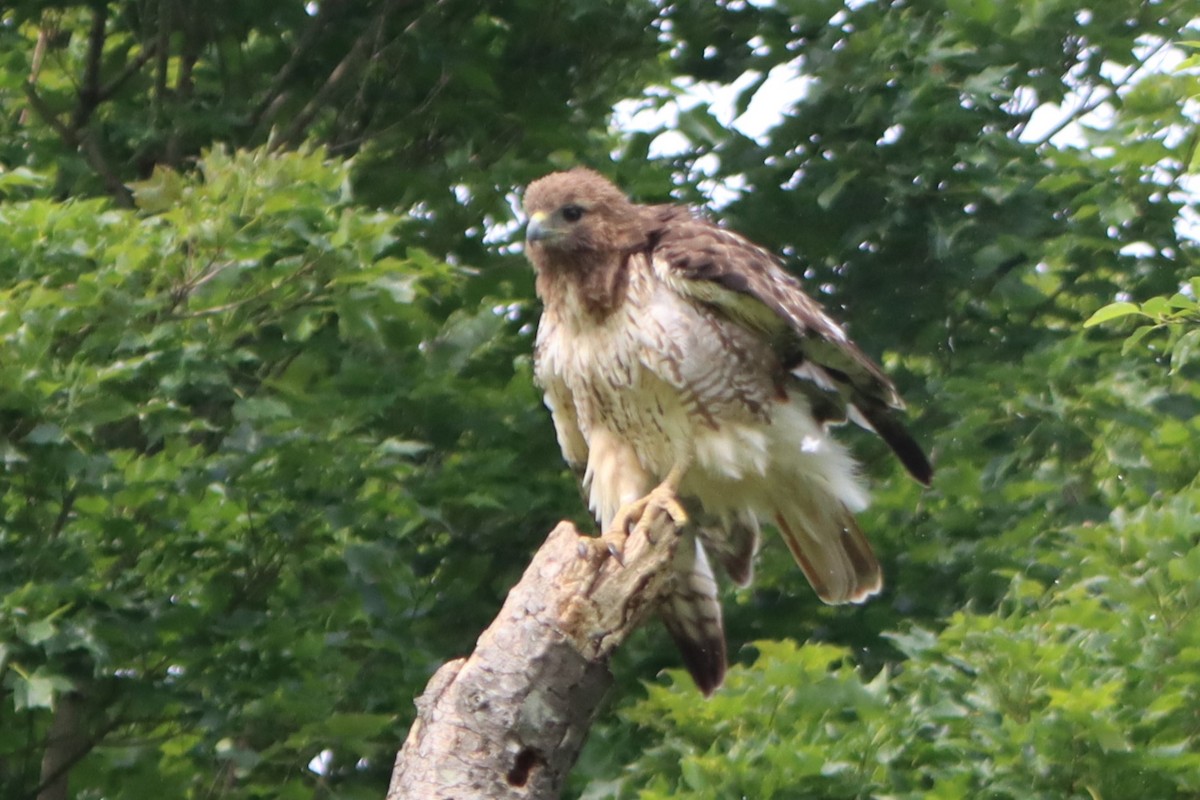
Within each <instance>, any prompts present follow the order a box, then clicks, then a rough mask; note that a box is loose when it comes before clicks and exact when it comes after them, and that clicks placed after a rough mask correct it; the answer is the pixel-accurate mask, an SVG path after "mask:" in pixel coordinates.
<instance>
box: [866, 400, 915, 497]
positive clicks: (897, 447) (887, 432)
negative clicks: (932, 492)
mask: <svg viewBox="0 0 1200 800" xmlns="http://www.w3.org/2000/svg"><path fill="white" fill-rule="evenodd" d="M867 405H868V406H869V404H867ZM858 409H859V411H860V412H861V413H862V415H863V416H864V417H866V419H867V422H869V423H871V427H872V428H874V429H875V432H876V433H877V434H879V438H881V439H883V441H884V442H886V443H887V446H888V447H890V448H891V449H892V452H893V453H895V454H896V458H898V459H900V463H901V464H903V465H904V468H905V469H906V470H908V473H909V474H910V475H912V476H913V477H914V478H916V479H917V481H918V482H919V483H921V484H922V485H923V486H929V485H930V484H931V483H932V482H933V465H932V464H930V463H929V459H928V458H927V457H926V455H925V451H924V450H923V449H921V445H919V444H917V440H916V439H914V438H913V437H912V434H911V433H909V432H908V429H906V428H905V427H904V426H903V425H901V424H900V423H899V422H897V421H896V419H895V417H894V416H893V414H892V411H891V409H888V408H882V407H874V408H871V407H867V408H864V407H863V406H858Z"/></svg>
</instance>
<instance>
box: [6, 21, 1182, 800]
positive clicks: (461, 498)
mask: <svg viewBox="0 0 1200 800" xmlns="http://www.w3.org/2000/svg"><path fill="white" fill-rule="evenodd" d="M1189 24H1191V20H1190V15H1189V13H1188V10H1187V9H1186V8H1185V7H1183V6H1182V5H1179V4H1169V3H1144V4H1140V5H1132V4H1129V3H1123V2H1101V3H1096V4H1092V5H1090V6H1089V7H1088V8H1087V9H1086V10H1081V9H1080V8H1079V7H1078V4H1068V3H1066V2H1062V0H1036V1H1031V2H1021V3H1010V4H1003V3H994V2H969V3H968V2H959V0H944V1H943V2H934V3H923V4H910V3H904V2H894V3H893V2H884V3H853V4H849V5H844V4H842V3H839V2H810V1H809V0H806V1H805V2H777V3H774V4H764V5H762V6H759V5H750V4H745V3H741V2H732V1H731V2H723V3H706V2H698V1H696V2H692V0H684V2H680V3H675V4H667V5H663V4H655V3H649V2H645V3H643V2H617V1H616V0H586V1H583V2H575V3H569V4H568V3H561V4H559V3H551V4H546V3H543V2H534V1H533V0H511V1H510V2H504V3H499V4H491V5H490V6H489V7H488V8H487V9H486V10H484V9H481V8H480V7H479V4H472V3H467V2H465V0H446V2H440V3H435V4H424V3H422V4H417V3H408V2H403V0H372V1H371V2H362V3H346V2H340V1H339V0H334V1H333V2H327V3H316V4H308V5H307V6H306V5H304V4H302V3H298V2H286V3H285V2H278V1H275V0H273V1H272V2H266V3H256V4H245V3H242V4H238V3H218V4H216V5H215V6H214V5H212V4H207V5H200V4H198V3H193V2H189V0H168V1H167V2H160V3H143V2H116V1H115V0H114V2H107V3H105V2H100V3H94V2H87V3H83V2H78V3H73V2H56V3H44V2H17V3H12V4H9V5H8V6H7V7H6V8H5V10H4V11H2V12H0V53H3V54H4V55H3V57H2V59H0V454H2V456H3V458H2V459H0V463H2V464H3V470H4V479H3V483H2V484H0V506H2V508H3V516H2V519H3V522H2V523H0V687H2V688H0V795H3V796H4V797H34V796H36V795H37V793H38V791H39V788H46V787H47V786H52V785H54V784H55V782H56V780H57V778H58V777H59V775H60V773H61V775H63V776H69V785H70V795H63V796H75V797H97V798H98V797H113V798H119V797H142V796H145V795H146V794H148V793H150V792H152V791H158V792H167V793H170V794H171V795H172V796H179V797H201V796H205V797H209V796H226V797H255V796H269V797H289V798H291V797H294V798H303V797H333V796H336V797H359V796H361V797H378V796H380V795H381V794H382V792H383V787H384V786H385V784H386V780H387V773H388V769H389V766H390V763H391V757H392V754H393V753H394V751H395V749H396V747H397V746H398V744H399V742H400V741H401V738H402V735H403V732H404V730H405V728H406V727H407V724H408V722H409V721H410V720H411V718H412V706H411V699H412V697H413V695H414V694H415V693H416V692H417V691H418V690H419V688H420V687H421V686H422V685H423V684H424V681H425V680H426V678H427V677H428V675H429V674H430V673H431V672H432V670H433V669H434V668H435V667H436V666H437V665H438V664H439V663H440V662H441V661H443V660H445V659H447V658H450V657H453V656H456V655H460V654H462V653H463V652H464V651H465V650H467V649H469V647H470V644H471V642H472V640H473V639H474V637H475V635H476V634H477V633H478V631H479V630H480V629H481V628H482V626H483V625H484V624H485V623H486V621H487V620H488V619H489V618H490V617H491V616H492V614H493V613H494V612H495V610H496V609H497V608H498V607H499V601H500V598H501V597H502V596H503V593H504V592H505V590H506V589H507V587H508V586H509V585H511V584H512V582H513V581H514V579H515V576H516V575H517V574H518V571H519V570H520V569H521V567H522V566H523V564H524V563H525V561H526V560H527V557H528V554H529V552H530V551H531V550H532V548H533V547H534V546H535V545H536V543H537V542H538V541H540V540H541V538H542V536H543V535H544V533H545V532H546V531H547V530H549V529H550V527H551V526H552V525H553V523H554V521H555V520H557V519H558V518H559V517H561V516H572V517H574V518H575V519H577V520H579V521H584V520H585V519H586V515H585V513H584V509H583V508H582V504H581V502H580V501H579V499H578V496H577V494H576V493H575V491H574V489H573V488H572V486H571V479H570V478H569V476H567V475H566V474H565V472H564V470H563V469H562V467H561V462H560V460H559V457H558V455H557V448H556V445H555V443H554V441H553V434H552V431H551V430H550V426H549V422H548V418H547V416H546V414H545V413H544V411H543V410H542V409H541V408H540V402H539V399H538V397H537V393H536V391H535V390H534V388H533V386H532V382H531V378H530V370H529V362H528V355H529V349H530V344H531V342H530V336H529V331H530V327H531V325H532V324H533V322H534V319H535V315H536V309H535V306H534V304H533V301H532V285H531V284H532V281H531V280H530V277H529V275H528V271H527V268H526V267H525V266H524V265H523V263H522V260H521V257H520V254H519V252H517V251H516V248H515V247H514V246H513V244H514V243H515V241H516V240H517V239H519V231H518V229H517V227H516V226H515V225H514V224H513V212H512V199H513V195H512V192H513V190H514V189H515V188H516V187H518V186H520V185H522V184H524V183H526V182H527V181H528V180H529V179H531V178H533V177H536V176H537V175H539V174H542V173H543V172H546V171H548V170H550V169H552V168H556V167H560V166H565V165H568V164H572V163H577V162H583V163H589V164H591V165H593V166H598V167H601V168H602V169H604V170H605V171H607V172H609V173H611V174H612V175H614V177H616V178H617V179H618V181H619V182H620V183H621V184H622V185H624V186H626V187H628V188H629V189H630V190H631V191H632V192H634V193H635V194H636V195H637V196H638V198H639V199H642V200H647V201H657V200H665V199H668V198H670V197H675V198H677V199H682V200H685V201H691V202H705V201H706V198H708V197H710V196H712V192H713V191H714V189H715V190H716V197H717V198H718V199H719V201H720V203H721V204H722V206H723V207H722V208H721V210H720V214H721V216H722V217H723V218H726V219H727V220H728V221H729V223H730V224H731V225H733V226H735V227H737V228H738V229H740V230H742V231H744V232H746V233H747V234H749V235H751V236H752V237H753V238H755V239H756V240H758V241H761V242H762V243H764V244H765V245H767V246H769V247H771V248H773V249H775V250H777V251H778V252H780V253H781V254H784V255H785V256H786V257H788V258H789V259H790V263H791V264H792V265H793V266H794V267H796V269H797V271H799V272H803V274H804V277H805V281H806V284H807V285H808V286H809V287H810V288H811V289H812V291H813V292H814V293H815V294H818V295H819V296H820V297H821V299H822V300H823V302H824V303H825V304H826V305H827V306H828V307H829V308H830V310H831V311H832V312H833V313H835V314H836V315H837V316H839V317H841V318H843V319H846V320H848V321H849V323H850V326H851V329H852V332H853V334H854V336H855V338H856V339H857V340H859V341H860V342H862V343H863V344H864V345H866V346H867V348H868V349H869V350H871V351H872V352H873V353H874V354H875V355H877V356H879V357H880V358H881V360H882V361H883V362H884V364H885V365H886V366H887V368H888V370H889V371H890V372H891V373H892V374H893V375H895V376H896V377H897V380H898V382H899V383H900V385H901V388H902V389H903V391H904V392H905V394H906V396H907V398H908V399H909V402H910V406H911V407H912V410H913V411H912V417H911V419H912V420H913V423H914V427H915V428H916V430H917V432H918V435H919V436H920V438H921V439H922V440H923V441H925V442H927V443H929V444H930V445H931V447H932V451H933V454H934V458H935V461H936V462H937V466H938V475H937V478H936V480H935V483H934V487H933V489H932V490H929V491H922V490H920V489H919V487H916V486H915V485H912V484H911V483H908V482H906V481H905V480H904V479H903V477H902V476H901V475H900V474H899V471H898V470H897V469H895V468H894V467H893V466H892V465H891V464H890V462H889V460H888V458H887V456H886V453H885V451H884V449H883V448H882V447H881V446H879V445H878V444H877V443H875V442H872V441H870V439H869V437H865V436H863V437H855V436H853V435H850V438H851V441H852V444H853V445H854V447H855V449H856V450H857V452H859V454H860V455H861V456H862V457H863V460H864V463H865V464H866V470H867V471H868V472H869V474H870V475H871V477H872V480H873V483H874V486H875V504H874V506H873V507H872V509H871V510H870V511H868V512H867V513H866V514H864V515H863V518H862V523H863V526H864V529H865V530H867V531H868V532H870V534H871V535H872V539H873V540H874V541H875V542H876V543H877V549H878V551H879V553H880V555H881V557H882V559H883V560H884V562H885V571H886V574H887V581H888V588H887V590H886V592H885V594H884V596H883V597H882V598H880V599H878V600H876V601H874V602H873V603H871V604H869V605H867V606H865V607H863V608H861V609H859V608H853V609H847V608H826V607H822V606H820V605H819V603H817V601H816V600H815V598H813V597H812V596H811V592H809V591H808V590H807V589H806V588H805V587H804V586H803V581H802V579H801V577H800V576H799V574H798V572H797V571H796V570H795V569H794V568H792V566H791V565H790V563H787V561H788V560H787V558H786V557H784V556H783V555H782V553H783V551H782V550H780V549H779V548H778V546H777V544H776V543H774V542H769V543H768V544H767V545H766V548H767V549H766V553H765V557H763V558H762V559H760V562H761V563H760V566H759V575H758V578H757V580H756V585H755V587H754V588H753V589H751V590H747V591H738V592H732V591H731V592H730V593H729V595H728V597H727V600H726V607H727V616H728V619H727V627H728V628H729V630H730V635H731V639H732V640H733V641H732V644H733V651H734V652H740V660H741V662H742V663H741V665H740V666H738V667H736V668H735V669H734V670H733V672H732V673H731V677H730V680H729V682H728V684H727V686H726V687H725V688H724V689H723V690H722V691H721V692H719V693H718V695H717V696H716V697H715V698H714V699H712V700H711V701H709V702H707V703H698V702H696V695H695V694H694V691H693V690H692V688H691V687H690V686H689V685H688V684H687V682H686V680H685V679H682V678H680V676H679V673H675V672H668V673H666V674H667V675H668V676H669V677H668V678H667V679H666V680H657V679H656V678H655V675H656V672H657V671H658V670H660V669H661V668H663V667H669V666H674V665H675V664H676V656H675V655H674V653H673V651H672V650H671V648H670V644H669V642H668V640H667V639H666V637H665V636H662V635H661V633H660V632H657V631H649V632H647V633H646V634H645V635H643V636H641V637H639V638H637V639H635V641H633V642H631V643H630V644H629V645H628V646H627V647H626V648H625V650H624V651H623V652H622V653H621V654H620V655H619V657H618V659H617V662H616V664H615V668H616V669H617V671H618V676H619V678H620V679H621V685H622V686H623V691H622V693H621V694H620V695H619V696H618V697H617V698H615V705H616V706H617V707H616V709H615V710H614V713H613V714H611V715H610V716H609V717H608V718H606V719H605V720H603V721H602V722H601V723H600V724H599V725H598V726H597V728H596V730H595V731H594V733H593V740H592V742H591V744H590V745H589V749H588V751H587V752H586V753H585V757H584V760H583V763H581V765H580V767H579V769H578V771H577V775H576V778H577V792H578V793H582V794H585V795H586V796H589V797H606V796H619V797H641V798H646V800H649V798H657V797H666V796H680V797H730V796H743V795H744V796H750V797H764V798H766V797H772V796H774V797H789V796H797V795H803V796H811V797H831V798H832V797H839V798H840V797H870V796H892V797H917V796H922V797H925V796H930V797H959V796H985V797H997V798H999V797H1039V798H1040V797H1044V798H1060V797H1062V798H1066V797H1071V798H1074V797H1079V798H1089V797H1090V798H1098V797H1106V798H1107V797H1120V796H1147V797H1149V796H1154V797H1180V798H1182V797H1192V796H1195V795H1196V794H1197V793H1200V786H1197V783H1196V778H1195V776H1196V775H1197V774H1200V765H1198V764H1197V760H1198V759H1200V742H1198V741H1197V736H1198V735H1200V727H1198V724H1197V718H1196V712H1195V709H1196V708H1197V707H1198V706H1200V698H1198V697H1197V695H1198V694H1200V678H1197V677H1196V676H1197V675H1200V669H1198V665H1197V658H1198V656H1197V654H1198V653H1200V627H1198V624H1200V623H1197V619H1198V617H1197V615H1196V605H1197V603H1198V602H1200V597H1198V596H1197V593H1196V589H1195V575H1196V574H1197V571H1198V570H1200V561H1198V559H1200V527H1198V523H1197V520H1198V519H1200V514H1198V513H1197V511H1198V509H1197V504H1198V503H1200V495H1198V494H1197V492H1198V491H1200V487H1198V486H1197V477H1196V476H1197V472H1198V471H1200V456H1198V455H1197V453H1196V448H1195V447H1194V446H1193V444H1194V442H1195V441H1196V440H1197V434H1198V433H1200V431H1198V430H1197V425H1198V423H1197V421H1196V420H1197V419H1198V418H1200V413H1198V412H1200V390H1198V389H1197V384H1196V378H1197V367H1196V363H1195V352H1196V342H1197V341H1198V339H1197V336H1198V334H1197V329H1196V321H1197V314H1196V309H1197V306H1196V301H1197V297H1196V291H1197V288H1198V287H1197V272H1196V268H1195V266H1194V265H1195V263H1196V245H1195V243H1194V240H1193V238H1191V237H1190V236H1189V235H1187V233H1186V231H1187V225H1188V222H1187V220H1188V219H1194V216H1192V217H1189V214H1194V213H1195V208H1194V207H1195V201H1194V197H1193V195H1192V194H1190V193H1188V192H1187V191H1186V190H1187V187H1188V185H1189V184H1188V181H1189V180H1194V178H1191V177H1190V176H1189V175H1188V169H1189V165H1191V164H1194V163H1195V153H1196V142H1197V141H1198V140H1200V136H1198V133H1197V125H1196V121H1195V119H1194V106H1193V105H1189V102H1191V103H1193V104H1194V99H1195V98H1196V97H1198V96H1200V86H1198V84H1197V81H1198V78H1197V77H1196V74H1195V71H1194V69H1188V68H1187V66H1186V65H1184V67H1183V68H1180V69H1175V68H1173V66H1172V62H1170V61H1167V62H1163V61H1161V60H1160V59H1161V58H1162V57H1163V56H1164V55H1169V54H1171V53H1172V52H1175V51H1176V50H1177V48H1179V47H1182V46H1184V45H1181V44H1180V43H1181V42H1185V41H1187V40H1189V39H1197V38H1200V37H1198V35H1197V32H1196V31H1194V30H1190V31H1189V30H1188V29H1187V26H1188V25H1189ZM1193 66H1194V65H1193ZM789 72H790V73H792V74H794V75H795V76H796V77H795V78H794V79H793V82H792V85H794V86H801V87H802V91H798V92H793V94H792V95H791V96H790V99H788V100H787V101H786V107H783V108H780V109H779V111H781V112H782V117H781V118H780V120H779V121H778V122H777V124H775V125H774V126H773V127H770V128H769V129H768V130H766V131H764V132H761V133H760V132H754V134H753V135H751V134H749V133H746V132H745V130H746V127H745V126H744V125H740V124H735V123H732V122H731V119H730V118H731V116H736V115H738V114H740V113H741V112H743V111H745V110H746V109H747V108H750V107H752V106H753V105H756V104H761V103H763V102H769V98H768V97H767V94H766V92H764V91H763V87H764V85H771V84H772V83H773V81H774V79H773V78H772V79H771V80H769V78H771V76H777V75H780V74H787V73H789ZM718 85H732V86H734V88H733V89H731V90H729V91H731V92H732V93H733V94H734V98H733V103H732V105H733V112H732V114H730V113H729V112H728V111H726V110H724V109H723V108H722V107H721V106H720V104H719V103H716V104H713V105H712V106H711V107H710V105H709V104H707V103H706V102H702V101H697V99H696V98H697V97H703V96H705V95H704V92H703V91H701V90H702V89H705V88H708V87H713V86H718ZM623 99H625V100H631V101H632V102H633V103H634V104H635V105H637V106H640V107H645V108H650V109H653V108H658V109H660V111H661V112H662V114H661V115H660V116H659V117H658V118H659V119H665V120H667V122H665V123H663V128H662V129H661V130H660V129H651V130H638V131H620V130H615V129H614V127H613V126H614V118H613V116H612V114H611V109H612V108H613V106H614V104H616V103H617V102H618V101H620V100H623ZM775 102H777V103H778V102H783V101H780V100H778V99H776V100H775ZM668 130H669V132H670V133H671V137H661V138H660V134H661V133H664V132H667V131H668ZM669 140H671V141H674V142H675V143H676V146H675V148H674V149H670V148H668V147H667V146H666V145H665V144H664V142H667V141H669ZM1192 185H1194V183H1193V184H1192ZM1193 224H1194V223H1193ZM776 556H780V557H776ZM798 642H802V644H798ZM746 643H752V644H750V645H747V646H746V647H745V648H743V647H742V645H744V644H746ZM640 683H641V684H645V688H644V689H643V688H639V684H640ZM314 759H316V761H313V760H314ZM310 762H313V763H312V766H311V767H310ZM56 765H57V766H56Z"/></svg>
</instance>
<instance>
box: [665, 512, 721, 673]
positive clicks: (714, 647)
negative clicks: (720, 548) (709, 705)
mask: <svg viewBox="0 0 1200 800" xmlns="http://www.w3.org/2000/svg"><path fill="white" fill-rule="evenodd" d="M672 570H673V573H674V579H675V585H674V587H673V590H672V592H671V594H669V595H668V596H667V598H666V599H665V600H664V601H663V605H662V608H661V610H660V614H661V616H662V621H663V624H664V625H666V628H667V632H668V633H670V634H671V638H672V639H674V640H675V645H676V646H677V647H678V648H679V652H680V654H681V655H682V656H683V663H684V666H686V667H687V670H688V672H690V673H691V675H692V680H694V681H695V682H696V686H697V687H698V688H699V689H700V691H701V692H703V693H704V694H705V696H707V695H711V694H712V693H713V692H714V691H715V690H716V689H717V687H718V686H720V685H721V682H722V681H723V680H724V679H725V628H724V626H723V624H722V622H721V602H720V599H719V598H718V597H717V581H716V579H715V578H714V577H713V571H712V567H711V566H710V565H709V563H708V556H707V555H705V553H704V547H703V545H701V544H700V541H699V540H698V539H697V538H696V537H695V536H694V535H690V534H689V535H685V536H684V537H683V538H682V539H681V540H680V542H679V549H678V550H677V551H676V554H675V561H674V563H673V564H672Z"/></svg>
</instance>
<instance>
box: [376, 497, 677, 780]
mask: <svg viewBox="0 0 1200 800" xmlns="http://www.w3.org/2000/svg"><path fill="white" fill-rule="evenodd" d="M642 520H643V521H642V524H640V525H639V526H638V527H637V529H636V530H634V532H633V534H632V535H631V536H630V537H629V540H628V542H627V543H626V546H625V549H624V558H623V559H622V560H623V562H624V564H623V565H622V563H620V562H618V560H617V559H615V558H613V557H612V556H611V555H610V554H609V553H608V550H607V545H606V544H605V542H604V541H603V540H601V539H597V538H594V537H588V536H581V535H580V534H579V532H578V531H577V530H576V529H575V528H574V526H572V525H571V524H569V523H566V522H564V523H561V524H559V526H558V527H557V528H555V529H554V530H553V531H552V532H551V533H550V536H549V538H548V539H547V540H546V543H545V544H543V545H542V547H541V549H540V550H538V552H537V554H536V555H535V556H534V558H533V562H532V563H531V564H530V565H529V568H528V569H527V570H526V571H525V575H524V576H523V577H522V578H521V581H520V583H518V584H517V585H516V586H515V587H514V588H513V589H512V591H511V592H510V593H509V595H508V599H507V601H505V604H504V607H503V608H502V609H501V611H500V614H499V616H497V617H496V619H495V620H494V621H493V622H492V625H491V627H489V628H488V629H487V630H486V631H484V633H483V635H482V636H480V637H479V641H478V643H477V644H476V647H475V652H474V653H472V654H471V656H470V657H469V658H466V659H458V660H456V661H451V662H449V663H447V664H445V665H444V666H443V667H442V668H441V669H440V670H438V672H437V673H436V674H435V675H434V676H433V678H432V679H431V680H430V681H429V684H428V685H427V686H426V687H425V692H424V693H423V694H422V695H421V697H420V698H419V699H418V700H417V709H418V715H417V720H416V722H414V723H413V726H412V729H411V730H410V731H409V734H408V740H407V741H406V742H405V743H404V748H403V749H402V750H401V751H400V753H399V755H397V757H396V766H395V768H394V770H393V772H392V782H391V787H390V788H389V790H388V795H387V796H388V800H402V798H403V799H404V800H418V799H419V800H443V799H444V800H450V799H451V798H453V799H454V800H472V798H489V800H505V798H522V799H523V800H551V798H557V797H558V796H559V793H560V791H561V789H562V787H563V783H564V781H565V780H566V776H567V773H568V772H569V770H570V769H571V767H572V765H574V763H575V760H576V758H577V757H578V755H579V751H580V749H581V748H582V747H583V742H584V739H585V738H586V737H587V732H588V729H589V728H590V726H591V724H592V721H593V719H594V718H595V714H596V711H597V708H598V707H599V704H600V701H601V699H602V698H603V696H604V693H605V691H606V690H607V689H608V687H609V686H610V685H611V683H612V676H611V675H610V674H609V672H608V668H607V663H608V659H609V656H610V655H611V654H612V653H613V651H614V650H616V648H617V647H618V646H619V645H620V644H621V643H622V642H623V641H624V640H625V639H626V638H627V637H628V636H629V634H630V633H632V632H633V630H634V629H636V628H637V627H638V625H640V624H641V623H642V621H644V620H645V619H646V617H647V616H648V614H649V613H650V612H651V611H653V610H654V608H655V607H656V606H657V605H658V603H659V601H660V599H661V598H662V596H663V595H664V593H665V590H666V589H667V583H668V580H669V579H670V570H669V569H667V566H668V565H669V564H670V562H671V558H672V557H673V555H674V551H675V546H676V543H677V541H678V528H677V526H676V525H675V523H674V522H673V521H672V520H671V518H670V516H669V515H668V514H667V513H666V512H665V511H664V510H663V509H662V508H660V507H658V506H657V505H651V506H650V507H649V508H648V509H647V511H646V514H645V515H643V518H642Z"/></svg>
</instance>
